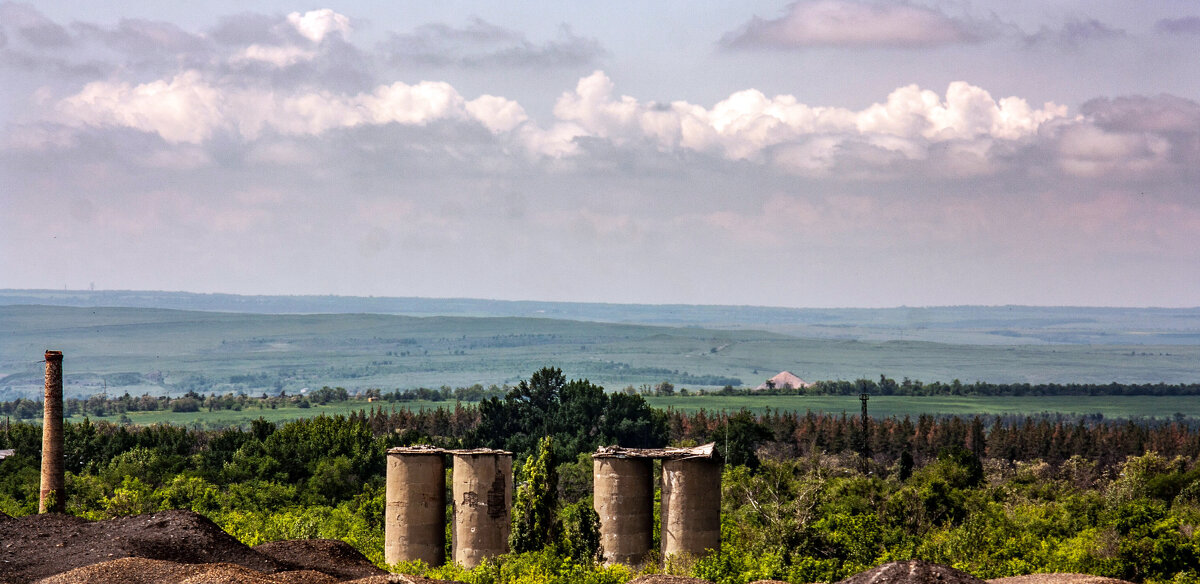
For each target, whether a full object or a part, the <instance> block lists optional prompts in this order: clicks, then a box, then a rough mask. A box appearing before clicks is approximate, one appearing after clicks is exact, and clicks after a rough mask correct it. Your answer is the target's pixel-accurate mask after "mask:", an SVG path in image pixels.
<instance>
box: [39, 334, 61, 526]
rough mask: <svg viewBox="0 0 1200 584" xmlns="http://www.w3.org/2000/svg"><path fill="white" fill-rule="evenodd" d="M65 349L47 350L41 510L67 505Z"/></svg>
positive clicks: (56, 508)
mask: <svg viewBox="0 0 1200 584" xmlns="http://www.w3.org/2000/svg"><path fill="white" fill-rule="evenodd" d="M62 359H63V355H62V351H46V399H45V400H44V401H43V402H42V403H43V408H42V411H43V415H42V492H41V498H40V499H39V500H38V513H62V512H63V510H64V509H66V502H67V497H66V491H65V489H64V488H63V486H64V483H65V480H64V477H63V383H62Z"/></svg>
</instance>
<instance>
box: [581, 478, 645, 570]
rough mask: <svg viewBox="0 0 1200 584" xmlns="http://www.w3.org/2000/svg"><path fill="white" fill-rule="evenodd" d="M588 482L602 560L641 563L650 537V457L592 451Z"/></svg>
mask: <svg viewBox="0 0 1200 584" xmlns="http://www.w3.org/2000/svg"><path fill="white" fill-rule="evenodd" d="M592 481H593V487H594V493H595V507H596V514H597V515H599V516H600V544H601V546H603V548H604V561H605V562H606V563H610V564H612V563H622V564H629V565H637V564H639V563H641V562H642V560H643V559H644V558H645V556H646V553H647V552H649V551H650V546H651V544H652V542H653V539H654V460H653V459H652V458H640V457H612V456H605V455H603V454H595V455H593V456H592Z"/></svg>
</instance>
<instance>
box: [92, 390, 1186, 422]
mask: <svg viewBox="0 0 1200 584" xmlns="http://www.w3.org/2000/svg"><path fill="white" fill-rule="evenodd" d="M646 399H647V401H648V402H650V404H651V405H652V406H654V407H656V408H663V409H667V408H672V409H675V410H679V411H686V412H696V411H699V410H701V409H703V410H707V411H709V412H719V411H726V412H733V411H738V410H742V409H745V410H749V411H751V412H754V413H757V414H762V413H764V412H766V411H767V410H771V411H794V412H801V413H803V412H807V411H812V412H824V413H833V414H840V413H846V414H848V415H853V416H857V415H858V414H859V412H860V408H861V404H860V402H859V401H858V398H857V397H855V396H724V395H703V396H673V397H655V396H647V398H646ZM868 403H869V407H870V414H871V415H872V416H875V417H889V416H899V417H903V416H912V417H916V416H919V415H921V414H931V415H963V416H970V415H977V414H979V415H985V414H993V415H1004V414H1015V415H1036V414H1065V415H1085V414H1101V415H1103V416H1104V417H1105V418H1110V419H1116V418H1170V417H1174V416H1176V415H1183V416H1186V417H1189V418H1200V398H1194V397H1157V396H1096V397H1092V396H1072V397H1041V396H1024V397H977V396H941V397H901V396H875V397H872V398H871V399H870V401H869V402H868ZM372 407H378V408H384V409H386V410H391V409H393V408H395V409H398V410H399V409H405V408H410V409H429V408H437V407H446V408H453V407H454V402H445V401H443V402H430V401H413V402H396V403H388V402H375V403H367V402H366V401H365V400H361V399H352V400H349V401H345V402H331V403H329V404H327V405H318V404H313V405H312V407H309V408H300V407H296V406H294V405H288V406H281V407H278V408H275V409H272V408H270V407H265V408H259V407H255V406H251V407H247V408H245V409H243V410H240V411H232V410H220V411H213V412H209V411H200V412H193V413H182V412H171V411H157V412H129V413H128V414H126V416H127V418H128V421H129V423H132V424H137V425H150V424H159V423H166V424H172V425H176V426H198V427H201V428H223V427H230V426H246V425H248V424H249V423H250V421H251V420H255V419H258V418H263V419H266V420H267V421H271V422H286V421H290V420H296V419H300V418H310V417H315V416H319V415H349V414H350V413H353V412H356V411H360V410H366V409H368V408H372ZM89 417H90V419H91V420H93V421H97V420H105V421H109V422H119V421H121V417H120V416H119V415H111V416H105V417H96V416H89ZM69 420H71V421H75V422H78V421H82V420H83V416H74V417H71V418H69Z"/></svg>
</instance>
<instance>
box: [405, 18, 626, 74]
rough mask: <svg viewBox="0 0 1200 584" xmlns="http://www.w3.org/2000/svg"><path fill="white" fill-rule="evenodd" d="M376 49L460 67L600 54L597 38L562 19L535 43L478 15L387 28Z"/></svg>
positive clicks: (558, 61) (549, 63)
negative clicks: (403, 29) (549, 36)
mask: <svg viewBox="0 0 1200 584" xmlns="http://www.w3.org/2000/svg"><path fill="white" fill-rule="evenodd" d="M381 49H382V50H383V52H384V53H385V54H387V55H388V58H389V59H390V60H391V61H393V62H395V63H419V64H427V65H437V66H446V65H456V66H461V67H488V66H508V67H570V66H578V65H589V64H593V63H595V62H597V61H598V60H599V59H600V58H601V57H603V56H604V55H605V54H606V51H605V50H604V48H603V47H602V46H601V45H600V41H598V40H596V39H594V38H585V37H580V36H578V35H576V34H575V33H574V32H572V30H571V28H570V27H568V26H566V25H563V26H561V27H560V28H559V34H558V38H556V39H553V40H549V41H546V42H544V43H540V44H539V43H533V42H531V41H530V40H529V39H528V38H526V37H525V35H524V34H522V33H520V32H517V31H514V30H511V29H508V28H504V27H501V26H496V25H494V24H491V23H488V22H486V21H484V20H482V19H480V18H472V19H471V20H470V21H469V22H468V23H467V24H466V25H465V26H462V27H453V26H450V25H447V24H441V23H435V24H426V25H422V26H419V27H417V28H416V29H415V30H413V31H412V32H411V33H405V34H396V33H393V34H392V35H391V36H390V37H389V38H388V40H387V41H385V42H384V43H383V44H382V46H381Z"/></svg>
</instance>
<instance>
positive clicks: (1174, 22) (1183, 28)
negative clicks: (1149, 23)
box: [1154, 16, 1200, 35]
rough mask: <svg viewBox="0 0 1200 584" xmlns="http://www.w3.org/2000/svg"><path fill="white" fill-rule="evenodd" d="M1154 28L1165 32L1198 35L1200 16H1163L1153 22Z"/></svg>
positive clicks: (1199, 32)
mask: <svg viewBox="0 0 1200 584" xmlns="http://www.w3.org/2000/svg"><path fill="white" fill-rule="evenodd" d="M1154 30H1156V31H1158V32H1163V33H1167V34H1180V35H1200V16H1185V17H1182V18H1164V19H1162V20H1160V21H1158V22H1156V23H1154Z"/></svg>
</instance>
